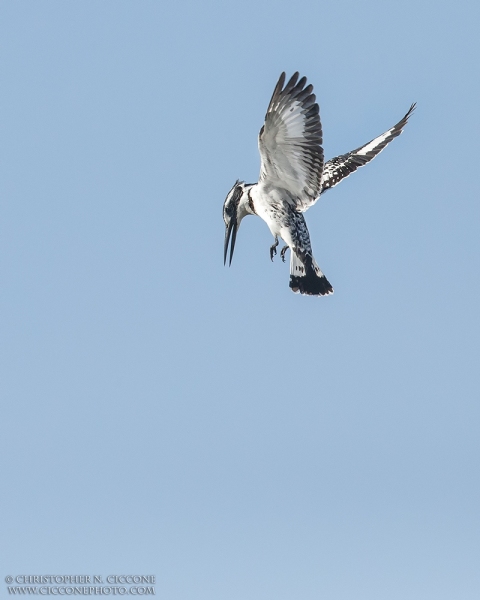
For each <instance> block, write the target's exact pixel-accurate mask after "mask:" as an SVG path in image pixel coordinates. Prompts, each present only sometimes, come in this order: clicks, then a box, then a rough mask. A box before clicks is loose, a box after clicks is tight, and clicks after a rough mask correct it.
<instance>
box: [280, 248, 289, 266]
mask: <svg viewBox="0 0 480 600" xmlns="http://www.w3.org/2000/svg"><path fill="white" fill-rule="evenodd" d="M288 248H289V245H288V244H287V245H286V246H284V247H283V248H282V249H281V250H280V256H281V257H282V260H283V262H285V252H286V251H287V250H288Z"/></svg>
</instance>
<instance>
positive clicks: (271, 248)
mask: <svg viewBox="0 0 480 600" xmlns="http://www.w3.org/2000/svg"><path fill="white" fill-rule="evenodd" d="M277 246H278V237H277V236H275V243H274V244H272V246H270V260H271V261H272V262H273V257H274V256H275V254H276V253H277Z"/></svg>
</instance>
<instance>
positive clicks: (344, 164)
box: [320, 104, 415, 194]
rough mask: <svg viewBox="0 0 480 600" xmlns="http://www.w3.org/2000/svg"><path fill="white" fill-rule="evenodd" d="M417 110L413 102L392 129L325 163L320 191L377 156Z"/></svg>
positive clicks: (335, 183)
mask: <svg viewBox="0 0 480 600" xmlns="http://www.w3.org/2000/svg"><path fill="white" fill-rule="evenodd" d="M414 110H415V104H412V106H411V107H410V109H409V111H408V112H407V114H406V115H405V116H404V117H403V119H402V120H401V121H399V122H398V123H397V124H396V125H394V126H393V127H392V128H391V129H389V130H388V131H386V132H385V133H382V135H379V136H378V137H376V138H375V139H374V140H372V141H371V142H368V144H364V145H363V146H360V148H357V149H356V150H352V151H351V152H348V153H347V154H342V155H341V156H336V157H335V158H332V159H331V160H329V161H328V162H327V163H326V164H325V168H324V169H323V176H322V187H321V191H320V193H321V194H322V193H323V192H326V191H327V190H329V189H330V188H332V187H334V186H336V185H337V183H339V182H340V181H341V180H342V179H345V177H348V176H349V175H350V174H351V173H353V172H355V171H356V170H357V169H358V168H359V167H363V165H366V164H367V163H368V162H370V161H371V160H372V159H373V158H375V156H377V155H378V154H380V152H381V151H382V150H383V149H384V148H385V147H386V146H387V144H389V143H390V142H391V141H392V140H393V139H395V138H396V137H397V136H399V135H400V134H401V133H402V131H403V128H404V127H405V125H406V124H407V121H408V118H409V117H410V115H411V114H412V112H413V111H414Z"/></svg>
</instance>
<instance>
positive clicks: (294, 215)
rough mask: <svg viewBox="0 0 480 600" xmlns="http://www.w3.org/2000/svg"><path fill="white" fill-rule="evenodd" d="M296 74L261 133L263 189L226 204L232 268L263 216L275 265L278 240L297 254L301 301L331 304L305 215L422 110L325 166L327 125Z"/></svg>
mask: <svg viewBox="0 0 480 600" xmlns="http://www.w3.org/2000/svg"><path fill="white" fill-rule="evenodd" d="M299 76H300V75H299V73H298V72H297V73H295V74H294V75H293V76H292V77H291V78H290V80H289V81H288V83H287V84H286V85H285V73H282V74H281V75H280V78H279V80H278V83H277V85H276V87H275V90H274V91H273V95H272V99H271V100H270V104H269V105H268V109H267V114H266V115H265V123H264V125H263V127H262V128H261V129H260V134H259V136H258V147H259V150H260V159H261V167H260V178H259V180H258V183H249V184H247V183H245V182H244V181H239V180H237V181H236V182H235V184H234V185H233V187H232V189H231V190H230V192H229V193H228V195H227V197H226V199H225V202H224V204H223V220H224V221H225V227H226V230H225V245H224V264H225V263H226V261H227V253H228V247H229V245H230V259H229V265H230V264H231V263H232V257H233V251H234V248H235V240H236V238H237V231H238V228H239V227H240V223H241V221H242V219H243V218H244V217H246V216H247V215H257V216H259V217H260V218H262V219H263V220H264V221H265V223H266V224H267V225H268V227H269V229H270V231H271V233H272V235H273V237H274V238H275V241H274V244H273V245H272V246H271V248H270V258H271V260H272V261H273V257H274V255H275V254H276V253H277V246H278V238H279V237H280V238H282V240H283V241H284V242H285V244H286V245H285V246H284V247H283V248H282V250H281V252H280V255H281V257H282V260H283V261H284V262H285V253H286V251H287V250H288V249H289V248H290V250H291V254H290V288H291V289H292V290H293V291H294V292H296V293H300V294H307V295H310V296H325V295H328V294H332V293H333V288H332V286H331V284H330V282H329V281H328V279H327V278H326V277H325V275H324V274H323V273H322V271H321V270H320V267H319V266H318V265H317V263H316V261H315V258H314V257H313V252H312V245H311V243H310V234H309V232H308V228H307V224H306V222H305V219H304V217H303V213H304V212H305V211H306V210H308V209H309V208H310V207H311V206H313V205H314V204H315V202H316V201H317V200H318V198H319V196H320V195H321V194H323V193H324V192H326V191H327V190H329V189H330V188H332V187H334V186H335V185H337V183H339V182H340V181H341V180H342V179H345V177H348V176H349V175H350V174H351V173H353V172H354V171H356V170H357V169H358V168H359V167H362V166H363V165H365V164H367V163H368V162H369V161H371V160H372V158H375V156H377V154H379V153H380V152H381V151H382V150H383V149H384V148H385V147H386V146H387V144H389V143H390V142H391V141H392V140H393V139H394V138H396V137H397V136H399V135H400V134H401V133H402V131H403V128H404V127H405V125H406V123H407V121H408V118H409V117H410V115H411V114H412V112H413V110H414V109H415V104H412V106H411V107H410V109H409V111H408V112H407V114H406V115H405V116H404V117H403V119H402V120H401V121H399V122H398V123H397V124H396V125H394V126H393V127H392V128H391V129H389V130H388V131H386V132H385V133H382V135H379V136H378V137H376V138H375V139H373V140H372V141H370V142H368V143H367V144H364V145H363V146H360V147H359V148H357V149H356V150H352V151H351V152H347V154H342V155H341V156H336V157H335V158H332V159H331V160H329V161H328V162H326V163H325V162H324V157H323V148H322V141H323V139H322V124H321V122H320V114H319V107H318V104H317V102H316V98H315V94H314V93H313V86H312V85H311V84H310V85H307V78H306V77H302V78H301V79H299Z"/></svg>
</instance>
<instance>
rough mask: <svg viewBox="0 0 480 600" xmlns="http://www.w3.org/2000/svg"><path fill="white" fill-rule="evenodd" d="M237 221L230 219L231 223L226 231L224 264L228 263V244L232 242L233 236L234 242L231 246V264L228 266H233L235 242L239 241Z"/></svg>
mask: <svg viewBox="0 0 480 600" xmlns="http://www.w3.org/2000/svg"><path fill="white" fill-rule="evenodd" d="M237 229H238V225H237V219H236V218H234V217H233V218H232V219H230V223H229V224H228V227H227V230H226V231H225V245H224V247H223V264H226V262H227V251H228V242H229V241H230V236H232V241H231V244H230V262H229V263H228V266H230V265H231V264H232V257H233V251H234V249H235V240H236V239H237Z"/></svg>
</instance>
